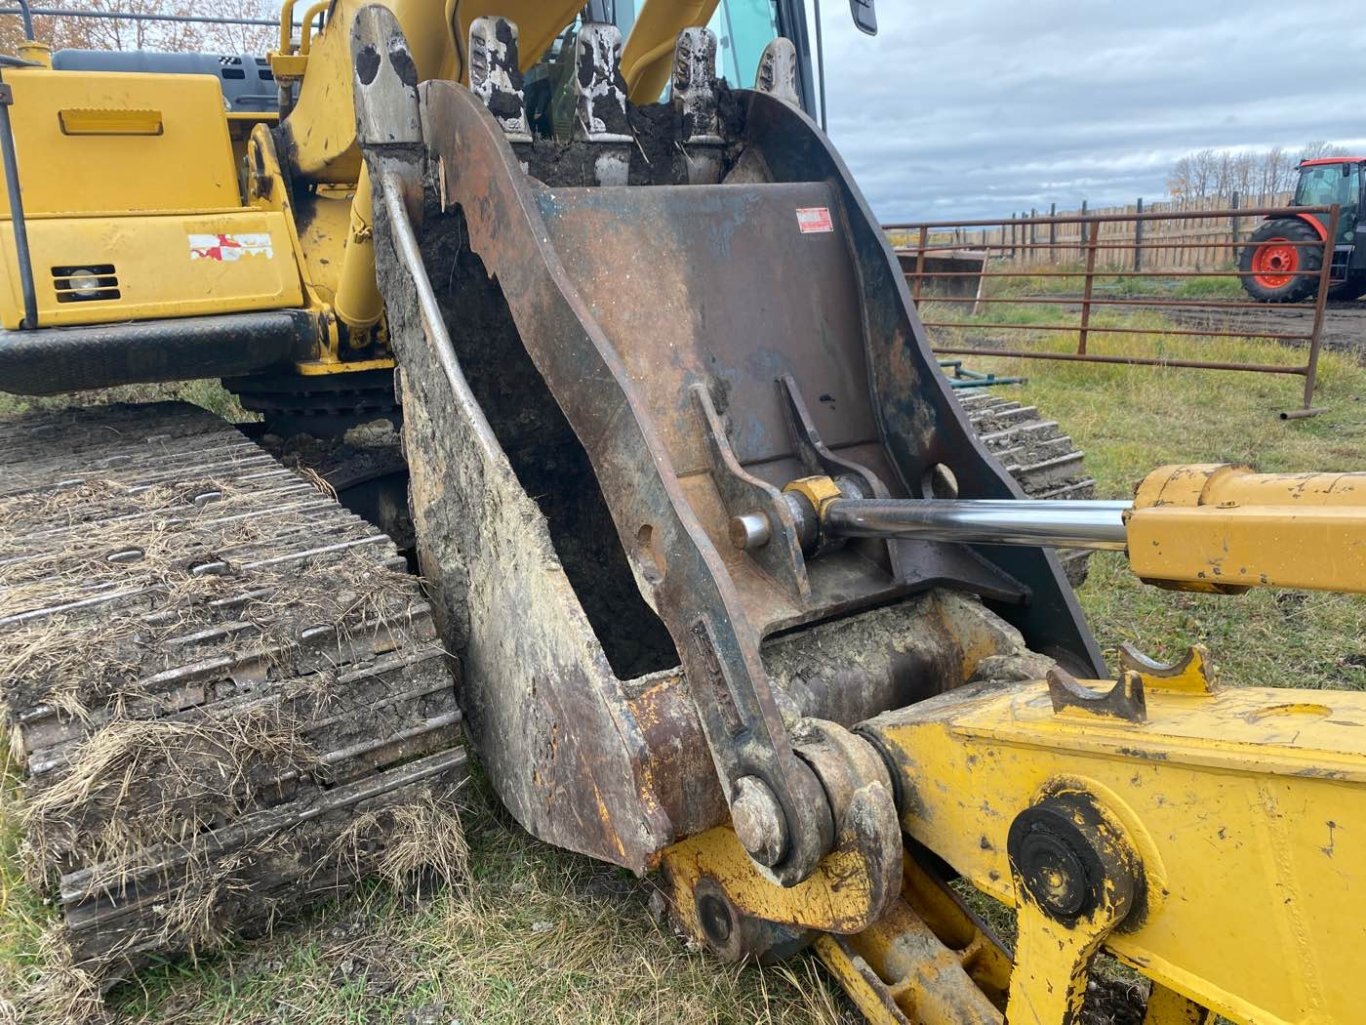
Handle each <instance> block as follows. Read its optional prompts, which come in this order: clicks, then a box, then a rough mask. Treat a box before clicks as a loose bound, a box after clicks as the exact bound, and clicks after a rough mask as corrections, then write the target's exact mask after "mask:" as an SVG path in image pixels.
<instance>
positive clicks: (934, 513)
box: [821, 498, 1132, 551]
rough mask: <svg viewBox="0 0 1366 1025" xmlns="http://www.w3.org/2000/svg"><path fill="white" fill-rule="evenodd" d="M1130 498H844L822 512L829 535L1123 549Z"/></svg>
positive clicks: (825, 531) (822, 528) (822, 524)
mask: <svg viewBox="0 0 1366 1025" xmlns="http://www.w3.org/2000/svg"><path fill="white" fill-rule="evenodd" d="M1130 508H1132V503H1130V502H1087V501H1048V500H1040V499H1020V500H1005V501H996V500H973V499H952V500H948V499H943V500H941V499H844V498H839V499H835V500H834V501H832V502H830V503H829V504H828V505H827V506H826V507H825V508H824V510H823V511H822V516H821V530H822V531H823V532H824V533H825V534H826V535H827V536H828V537H880V538H907V539H915V540H924V541H965V542H972V543H974V544H996V545H1029V546H1034V547H1037V546H1041V545H1042V546H1046V547H1051V548H1090V549H1100V550H1110V551H1123V550H1124V546H1125V528H1124V513H1125V511H1126V510H1128V509H1130Z"/></svg>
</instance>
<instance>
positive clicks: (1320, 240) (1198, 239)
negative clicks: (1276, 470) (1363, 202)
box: [883, 206, 1345, 418]
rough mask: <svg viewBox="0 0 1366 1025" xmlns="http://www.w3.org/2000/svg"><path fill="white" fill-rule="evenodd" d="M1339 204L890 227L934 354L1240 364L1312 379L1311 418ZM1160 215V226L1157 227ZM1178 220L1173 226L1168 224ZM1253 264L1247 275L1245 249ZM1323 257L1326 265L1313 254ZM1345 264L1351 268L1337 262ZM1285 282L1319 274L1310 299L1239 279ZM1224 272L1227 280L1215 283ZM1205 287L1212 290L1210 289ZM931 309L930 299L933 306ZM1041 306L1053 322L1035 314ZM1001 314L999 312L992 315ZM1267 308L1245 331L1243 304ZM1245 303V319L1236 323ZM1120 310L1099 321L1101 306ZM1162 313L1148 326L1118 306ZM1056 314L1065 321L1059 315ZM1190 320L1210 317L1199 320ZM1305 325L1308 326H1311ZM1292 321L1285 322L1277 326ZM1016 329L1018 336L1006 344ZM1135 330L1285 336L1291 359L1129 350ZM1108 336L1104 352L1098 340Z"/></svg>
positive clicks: (1213, 366)
mask: <svg viewBox="0 0 1366 1025" xmlns="http://www.w3.org/2000/svg"><path fill="white" fill-rule="evenodd" d="M1302 217H1309V218H1313V222H1316V223H1317V224H1319V225H1322V229H1321V230H1319V231H1316V233H1315V237H1314V238H1313V239H1312V240H1308V241H1306V240H1299V239H1274V240H1271V239H1268V240H1266V241H1262V242H1251V241H1247V240H1245V236H1246V235H1250V234H1251V233H1252V231H1253V230H1255V225H1257V224H1258V223H1260V222H1261V220H1262V219H1264V218H1265V219H1280V218H1302ZM1338 221H1339V208H1338V207H1337V206H1315V207H1293V208H1292V207H1252V208H1236V209H1223V210H1193V211H1170V210H1165V211H1160V212H1137V211H1135V212H1120V213H1105V214H1088V215H1084V216H1077V215H1064V216H1043V217H1030V218H1009V219H1003V220H974V221H924V222H911V223H901V224H887V225H884V226H883V227H884V230H885V231H887V233H888V235H889V237H890V238H891V240H892V241H893V245H894V248H895V251H896V254H897V258H898V260H899V261H900V262H901V267H902V272H903V273H904V274H905V276H906V282H907V285H908V286H909V288H910V291H911V297H912V299H913V300H914V302H915V304H916V306H917V308H920V307H921V306H922V305H923V306H925V307H926V309H925V311H924V316H925V320H924V323H925V326H926V327H928V328H930V329H931V339H932V343H933V346H932V347H933V348H934V351H935V352H937V353H942V354H945V355H980V356H1008V357H1021V358H1026V359H1050V360H1066V361H1074V362H1091V363H1119V364H1128V365H1135V366H1169V367H1188V368H1195V369H1206V370H1244V371H1249V372H1255V373H1266V374H1287V375H1297V376H1300V377H1302V378H1303V379H1304V402H1303V407H1302V408H1301V409H1299V410H1292V411H1290V412H1288V413H1285V414H1282V415H1283V416H1286V417H1292V418H1298V417H1301V416H1307V415H1312V414H1313V412H1315V410H1314V409H1313V395H1314V388H1315V384H1316V379H1317V374H1318V359H1319V352H1320V349H1321V345H1322V333H1323V322H1324V316H1325V312H1326V309H1327V298H1328V292H1329V289H1330V287H1331V286H1332V285H1334V284H1337V283H1339V281H1340V280H1341V278H1335V277H1334V246H1333V243H1332V241H1331V240H1333V239H1335V238H1336V237H1337V229H1338ZM1155 223H1160V225H1161V226H1162V228H1163V230H1161V231H1160V232H1155V231H1153V230H1152V228H1153V226H1154V224H1155ZM1173 225H1176V226H1177V227H1176V230H1173V228H1172V226H1173ZM1249 252H1250V255H1249V256H1248V259H1247V261H1246V262H1247V263H1248V264H1250V265H1251V267H1252V269H1249V270H1242V269H1240V265H1239V259H1240V257H1242V256H1244V255H1245V254H1246V253H1249ZM1316 261H1317V262H1316ZM1338 271H1339V272H1345V265H1343V266H1339V268H1338ZM1249 278H1258V279H1260V280H1261V282H1263V283H1266V282H1272V283H1274V282H1280V283H1281V284H1284V283H1286V282H1288V281H1291V280H1294V279H1306V278H1307V279H1312V284H1313V288H1312V295H1313V302H1312V304H1309V305H1306V304H1302V303H1301V304H1282V303H1264V302H1258V301H1254V300H1253V299H1252V298H1251V297H1250V296H1247V295H1243V294H1242V291H1241V290H1239V289H1237V288H1236V286H1234V285H1233V284H1232V283H1233V282H1239V283H1241V282H1243V281H1244V280H1245V279H1249ZM1221 279H1222V281H1223V284H1217V283H1216V282H1219V281H1220V280H1221ZM1202 282H1209V283H1212V284H1203V283H1202ZM931 304H932V305H931ZM1031 307H1032V308H1034V309H1036V310H1037V309H1038V308H1046V309H1048V310H1049V311H1050V315H1049V316H1043V317H1041V316H1040V315H1038V314H1037V313H1032V312H1028V311H1029V310H1030V308H1031ZM993 310H996V311H1000V312H999V313H995V314H993V313H992V312H991V311H993ZM1251 310H1256V311H1259V313H1261V314H1263V316H1261V317H1259V318H1256V320H1257V322H1254V323H1252V324H1251V325H1250V326H1249V324H1248V322H1247V321H1246V319H1245V311H1251ZM1235 311H1244V315H1243V316H1241V317H1240V318H1239V319H1238V320H1237V321H1234V320H1233V318H1230V317H1227V316H1226V315H1227V314H1230V313H1235ZM1102 312H1104V313H1106V314H1112V316H1107V317H1102V318H1100V320H1099V321H1098V319H1097V314H1098V313H1102ZM1144 312H1147V313H1155V314H1160V315H1163V322H1162V323H1160V324H1158V325H1156V326H1153V325H1151V324H1149V323H1145V322H1142V321H1139V322H1134V323H1129V322H1126V321H1125V319H1124V317H1123V316H1113V315H1117V314H1138V313H1144ZM1052 314H1056V316H1054V315H1052ZM1195 320H1200V321H1207V323H1200V324H1199V325H1197V326H1192V322H1193V321H1195ZM1306 321H1307V323H1306ZM1282 328H1284V329H1282ZM998 332H999V333H1001V334H1002V335H1007V336H1010V337H1012V338H1014V339H1017V340H1019V344H1003V343H1002V341H1001V339H1000V338H988V337H985V336H984V335H985V334H996V333H998ZM1059 333H1062V334H1067V333H1072V334H1074V335H1075V338H1076V344H1075V346H1074V347H1073V349H1072V351H1070V352H1061V351H1057V350H1055V349H1049V348H1044V347H1040V346H1039V345H1038V344H1031V343H1037V341H1038V340H1039V336H1040V335H1041V334H1047V335H1049V336H1052V337H1056V336H1057V335H1058V334H1059ZM1135 336H1147V337H1177V338H1189V339H1198V338H1251V339H1267V340H1271V341H1275V342H1278V343H1281V344H1282V346H1284V348H1285V351H1286V352H1287V353H1288V354H1297V355H1299V359H1298V360H1296V361H1293V362H1292V361H1290V360H1287V361H1286V362H1284V363H1279V362H1277V363H1265V362H1261V363H1249V362H1237V361H1233V360H1216V359H1201V358H1196V357H1191V356H1173V357H1168V356H1164V355H1152V354H1149V353H1146V352H1138V351H1127V352H1126V351H1124V343H1125V341H1126V340H1131V339H1133V338H1134V337H1135ZM1100 338H1108V339H1110V340H1111V341H1113V342H1115V343H1117V344H1107V345H1106V346H1104V349H1105V351H1103V352H1097V351H1095V347H1094V345H1093V342H1095V341H1096V340H1098V339H1100Z"/></svg>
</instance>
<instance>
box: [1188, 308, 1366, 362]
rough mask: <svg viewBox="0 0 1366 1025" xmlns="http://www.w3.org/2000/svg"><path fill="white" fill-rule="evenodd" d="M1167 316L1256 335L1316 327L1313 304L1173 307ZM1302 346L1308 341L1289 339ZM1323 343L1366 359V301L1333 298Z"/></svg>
mask: <svg viewBox="0 0 1366 1025" xmlns="http://www.w3.org/2000/svg"><path fill="white" fill-rule="evenodd" d="M1166 315H1167V316H1169V317H1170V318H1171V319H1172V320H1174V321H1177V322H1179V323H1180V324H1182V325H1183V326H1188V327H1195V328H1205V327H1207V328H1211V329H1213V330H1219V331H1238V332H1240V333H1243V334H1246V335H1247V336H1249V337H1256V335H1257V332H1258V331H1272V332H1275V333H1277V334H1304V335H1308V334H1309V333H1310V332H1311V331H1312V330H1313V327H1314V304H1313V303H1307V302H1306V303H1295V304H1293V305H1289V306H1276V305H1271V304H1268V305H1266V306H1264V307H1262V308H1261V309H1257V310H1171V311H1168V312H1167V314H1166ZM1287 344H1290V345H1293V346H1295V347H1296V348H1300V347H1303V346H1305V345H1306V343H1305V342H1302V341H1296V342H1290V343H1287ZM1323 347H1324V348H1325V349H1327V350H1332V351H1335V352H1346V353H1351V354H1353V355H1355V356H1356V358H1358V359H1361V360H1366V302H1362V301H1361V300H1354V301H1352V302H1330V303H1329V304H1328V308H1327V310H1326V311H1325V314H1324V318H1323Z"/></svg>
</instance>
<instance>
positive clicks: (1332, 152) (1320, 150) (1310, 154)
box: [1300, 139, 1347, 160]
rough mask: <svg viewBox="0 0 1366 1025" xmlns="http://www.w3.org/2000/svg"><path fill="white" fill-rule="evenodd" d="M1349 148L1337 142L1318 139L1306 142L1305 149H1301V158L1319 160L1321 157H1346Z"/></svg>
mask: <svg viewBox="0 0 1366 1025" xmlns="http://www.w3.org/2000/svg"><path fill="white" fill-rule="evenodd" d="M1346 155H1347V150H1346V149H1345V148H1344V147H1342V146H1338V145H1336V144H1335V143H1331V142H1324V141H1323V140H1322V139H1316V140H1314V141H1313V142H1306V143H1305V144H1304V149H1302V150H1300V159H1301V160H1317V159H1319V158H1320V157H1345V156H1346Z"/></svg>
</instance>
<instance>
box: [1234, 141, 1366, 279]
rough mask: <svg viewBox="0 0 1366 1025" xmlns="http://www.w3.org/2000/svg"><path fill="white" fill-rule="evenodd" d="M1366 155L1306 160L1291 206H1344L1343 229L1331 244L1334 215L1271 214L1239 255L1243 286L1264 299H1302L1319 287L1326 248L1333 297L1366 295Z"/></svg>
mask: <svg viewBox="0 0 1366 1025" xmlns="http://www.w3.org/2000/svg"><path fill="white" fill-rule="evenodd" d="M1364 166H1366V157H1316V158H1314V159H1312V160H1304V161H1301V163H1300V167H1299V171H1300V178H1299V182H1298V183H1297V184H1296V186H1295V196H1294V198H1293V199H1292V200H1291V206H1297V207H1326V206H1336V207H1338V222H1337V230H1336V231H1335V232H1334V236H1333V239H1332V241H1331V246H1329V245H1326V244H1325V243H1328V241H1329V240H1328V232H1329V229H1330V225H1329V223H1328V221H1329V218H1328V217H1327V216H1326V215H1325V214H1322V213H1309V212H1305V213H1299V214H1295V215H1293V216H1282V217H1274V218H1268V219H1267V220H1266V221H1264V222H1263V223H1262V224H1261V225H1259V226H1258V228H1257V230H1256V231H1254V232H1253V233H1252V238H1251V239H1250V240H1249V241H1248V244H1247V245H1246V246H1244V247H1243V250H1242V253H1241V256H1240V258H1239V270H1240V271H1242V275H1243V276H1242V282H1243V288H1244V289H1245V290H1246V291H1247V293H1248V295H1250V296H1252V298H1254V299H1257V300H1259V301H1261V302H1282V303H1283V302H1298V301H1299V300H1301V299H1307V298H1309V297H1310V296H1312V295H1314V294H1315V292H1316V291H1317V290H1318V283H1319V278H1320V272H1321V269H1322V267H1323V257H1324V252H1325V250H1328V251H1330V252H1331V253H1332V266H1331V268H1330V270H1329V288H1328V297H1329V298H1330V299H1358V298H1360V297H1361V296H1362V295H1366V246H1363V245H1359V244H1358V243H1359V240H1361V239H1362V238H1366V224H1363V223H1362V215H1363V212H1366V202H1363V199H1364V198H1366V197H1363V195H1362V183H1363V173H1362V171H1363V167H1364Z"/></svg>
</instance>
